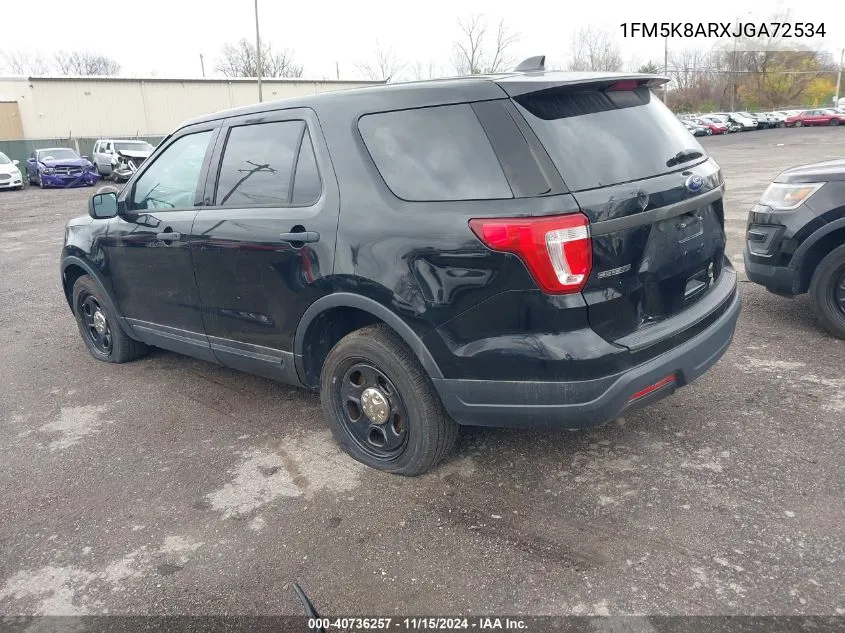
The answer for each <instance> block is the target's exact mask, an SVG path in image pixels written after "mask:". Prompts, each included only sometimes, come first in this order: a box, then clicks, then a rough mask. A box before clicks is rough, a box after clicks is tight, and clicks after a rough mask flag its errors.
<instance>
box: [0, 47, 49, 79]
mask: <svg viewBox="0 0 845 633" xmlns="http://www.w3.org/2000/svg"><path fill="white" fill-rule="evenodd" d="M0 60H2V64H1V66H2V68H3V71H4V72H8V73H10V74H12V75H46V74H47V73H49V72H50V64H49V62H47V60H46V59H44V58H43V57H42V56H41V55H40V54H39V53H36V54H35V55H30V54H29V53H23V52H21V51H11V52H9V51H3V52H2V53H0Z"/></svg>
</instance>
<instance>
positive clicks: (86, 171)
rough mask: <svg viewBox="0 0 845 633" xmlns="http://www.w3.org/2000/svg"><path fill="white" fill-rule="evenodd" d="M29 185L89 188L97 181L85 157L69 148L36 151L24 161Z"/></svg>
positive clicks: (95, 173) (94, 172) (92, 166)
mask: <svg viewBox="0 0 845 633" xmlns="http://www.w3.org/2000/svg"><path fill="white" fill-rule="evenodd" d="M26 176H27V180H28V181H29V184H30V185H36V184H37V185H38V186H39V187H42V188H47V187H83V186H87V187H90V186H92V185H93V184H94V183H96V182H97V180H99V176H97V172H96V171H95V170H94V165H93V164H92V163H91V161H90V160H88V157H87V156H80V155H79V154H77V153H76V151H75V150H72V149H70V148H69V147H51V148H46V149H37V150H35V151H34V152H32V154H31V155H30V157H29V158H28V159H27V161H26Z"/></svg>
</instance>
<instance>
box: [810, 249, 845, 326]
mask: <svg viewBox="0 0 845 633" xmlns="http://www.w3.org/2000/svg"><path fill="white" fill-rule="evenodd" d="M810 296H811V297H812V299H813V308H814V309H815V312H816V316H817V317H818V319H819V321H820V322H821V324H822V327H824V329H826V330H827V331H828V332H830V333H831V334H832V335H833V336H836V337H838V338H841V339H845V245H843V246H840V247H838V248H835V249H833V250H832V251H831V252H830V253H828V254H827V255H826V256H825V258H824V259H823V260H821V261H820V262H819V265H818V266H817V267H816V270H815V272H814V273H813V280H812V282H811V283H810Z"/></svg>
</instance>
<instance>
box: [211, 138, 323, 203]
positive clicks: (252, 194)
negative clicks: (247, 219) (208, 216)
mask: <svg viewBox="0 0 845 633" xmlns="http://www.w3.org/2000/svg"><path fill="white" fill-rule="evenodd" d="M297 161H299V163H300V164H301V165H302V166H301V167H297ZM320 190H321V185H320V177H319V174H318V172H317V164H316V160H315V158H314V150H313V147H312V145H311V140H310V136H309V135H308V130H307V128H306V126H305V122H304V121H278V122H273V123H259V124H254V125H243V126H237V127H233V128H232V129H231V130H230V132H229V136H228V139H227V140H226V147H225V149H224V151H223V159H222V160H221V162H220V175H219V177H218V179H217V192H216V196H215V204H216V205H217V206H222V207H256V206H290V205H298V206H304V205H309V204H313V203H314V202H316V201H317V199H318V198H319V196H320Z"/></svg>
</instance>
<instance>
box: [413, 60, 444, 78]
mask: <svg viewBox="0 0 845 633" xmlns="http://www.w3.org/2000/svg"><path fill="white" fill-rule="evenodd" d="M440 75H441V73H440V70H439V69H438V68H437V65H436V64H435V63H434V62H428V63H423V62H420V61H417V62H414V65H413V66H411V76H412V77H413V78H414V79H416V80H418V81H421V80H423V79H434V78H435V77H439V76H440Z"/></svg>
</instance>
